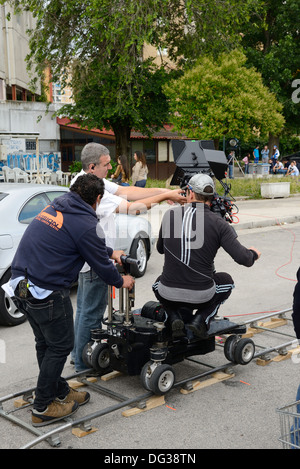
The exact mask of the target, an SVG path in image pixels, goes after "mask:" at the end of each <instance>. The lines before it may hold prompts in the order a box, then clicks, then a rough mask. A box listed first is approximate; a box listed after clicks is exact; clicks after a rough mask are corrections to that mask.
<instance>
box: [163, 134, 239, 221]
mask: <svg viewBox="0 0 300 469" xmlns="http://www.w3.org/2000/svg"><path fill="white" fill-rule="evenodd" d="M172 149H173V155H174V161H175V164H176V170H175V173H174V175H173V178H172V180H171V186H172V185H176V186H180V187H181V188H182V189H183V192H184V191H185V189H186V186H187V184H188V182H189V180H190V179H191V177H193V176H194V175H195V174H198V173H203V174H208V175H209V176H211V177H212V178H213V177H215V178H216V179H218V180H219V182H220V183H221V185H222V187H223V188H224V194H223V195H219V194H217V193H215V194H214V198H213V200H212V204H211V210H212V211H213V212H214V213H216V214H217V215H220V216H221V217H222V218H224V219H225V220H226V221H228V222H229V223H232V222H233V211H234V210H235V213H237V207H236V205H235V204H233V203H232V200H233V199H232V197H228V194H229V191H230V186H228V184H226V182H224V181H222V179H224V178H225V177H226V171H227V167H228V161H227V158H226V155H225V153H224V152H223V151H220V150H215V148H214V143H213V141H212V140H172Z"/></svg>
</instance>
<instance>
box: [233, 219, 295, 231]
mask: <svg viewBox="0 0 300 469" xmlns="http://www.w3.org/2000/svg"><path fill="white" fill-rule="evenodd" d="M297 222H300V216H289V217H279V218H268V219H263V220H260V221H248V222H243V223H237V224H236V225H233V226H234V228H235V230H236V231H238V230H247V229H251V228H265V227H268V226H276V225H288V224H292V223H297Z"/></svg>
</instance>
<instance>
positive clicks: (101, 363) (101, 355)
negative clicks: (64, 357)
mask: <svg viewBox="0 0 300 469" xmlns="http://www.w3.org/2000/svg"><path fill="white" fill-rule="evenodd" d="M89 345H90V343H89V344H87V345H86V346H85V347H84V349H83V352H82V360H83V362H84V364H85V365H87V366H88V367H89V368H93V369H94V370H95V371H103V370H105V369H106V368H109V365H110V357H109V349H108V344H106V343H101V342H99V343H98V344H97V345H96V347H95V348H94V349H93V351H92V354H91V355H88V354H87V350H88V347H89Z"/></svg>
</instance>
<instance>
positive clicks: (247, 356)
mask: <svg viewBox="0 0 300 469" xmlns="http://www.w3.org/2000/svg"><path fill="white" fill-rule="evenodd" d="M254 353H255V344H254V342H253V340H251V339H241V340H239V342H238V343H237V344H236V347H235V350H234V361H235V362H236V363H238V364H239V365H247V364H248V363H250V362H251V360H252V358H253V356H254Z"/></svg>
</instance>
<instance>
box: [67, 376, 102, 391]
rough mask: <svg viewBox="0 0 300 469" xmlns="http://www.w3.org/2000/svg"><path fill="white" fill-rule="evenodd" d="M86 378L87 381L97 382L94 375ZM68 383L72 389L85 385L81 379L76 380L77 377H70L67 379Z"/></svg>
mask: <svg viewBox="0 0 300 469" xmlns="http://www.w3.org/2000/svg"><path fill="white" fill-rule="evenodd" d="M86 380H87V381H89V382H90V383H96V382H97V378H96V377H95V376H91V377H90V378H86ZM68 385H69V386H70V388H72V389H77V388H81V387H82V386H86V385H85V383H81V381H77V379H70V380H69V381H68Z"/></svg>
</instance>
